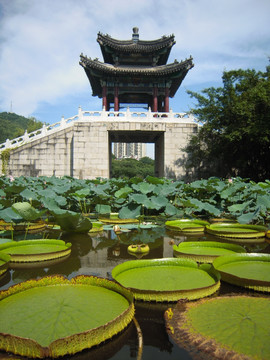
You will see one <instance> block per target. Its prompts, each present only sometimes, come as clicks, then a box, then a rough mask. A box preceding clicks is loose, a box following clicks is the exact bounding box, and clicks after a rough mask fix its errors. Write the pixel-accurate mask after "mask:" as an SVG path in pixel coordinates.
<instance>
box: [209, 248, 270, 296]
mask: <svg viewBox="0 0 270 360" xmlns="http://www.w3.org/2000/svg"><path fill="white" fill-rule="evenodd" d="M213 266H214V268H215V269H216V270H217V271H218V272H219V273H220V274H221V279H222V280H224V281H226V282H228V283H231V284H234V285H238V286H243V287H247V288H251V289H255V290H257V291H267V292H270V254H259V253H254V254H252V253H251V254H232V255H226V256H220V257H218V258H216V259H215V260H214V261H213Z"/></svg>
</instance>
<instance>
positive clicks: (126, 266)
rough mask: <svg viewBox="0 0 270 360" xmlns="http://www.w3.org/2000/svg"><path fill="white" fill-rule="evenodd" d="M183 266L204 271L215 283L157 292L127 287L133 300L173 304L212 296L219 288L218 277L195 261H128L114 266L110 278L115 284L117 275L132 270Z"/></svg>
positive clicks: (211, 268) (209, 267) (206, 266)
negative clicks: (181, 300)
mask: <svg viewBox="0 0 270 360" xmlns="http://www.w3.org/2000/svg"><path fill="white" fill-rule="evenodd" d="M164 265H165V266H184V267H190V268H196V269H201V270H203V271H206V272H207V273H208V274H209V275H210V276H211V277H212V278H213V280H214V281H215V283H214V284H213V285H210V286H204V287H200V288H196V289H187V290H173V291H159V290H141V289H135V288H131V287H128V289H129V290H131V291H132V293H133V295H134V298H135V299H136V300H140V301H155V302H175V301H178V300H179V299H185V300H196V299H200V298H202V297H205V296H210V295H212V294H214V293H215V292H216V291H217V290H218V289H219V288H220V275H219V273H218V272H216V271H215V270H214V268H213V267H211V266H210V265H209V264H202V265H201V266H200V267H198V264H197V263H196V261H194V260H191V259H183V258H182V259H181V258H161V259H146V260H129V261H125V262H123V263H121V264H118V265H117V266H115V267H114V268H113V270H112V277H113V279H114V280H115V281H116V282H117V275H118V274H120V273H122V272H124V271H128V270H130V269H134V268H136V267H137V268H141V267H152V266H164Z"/></svg>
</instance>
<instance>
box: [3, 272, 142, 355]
mask: <svg viewBox="0 0 270 360" xmlns="http://www.w3.org/2000/svg"><path fill="white" fill-rule="evenodd" d="M69 284H72V285H78V286H79V285H91V286H97V287H103V288H106V289H108V290H111V291H113V292H117V293H119V294H120V295H121V296H123V297H124V298H125V299H126V300H127V301H128V303H129V306H128V308H127V309H126V310H125V311H124V312H122V313H121V314H120V315H119V316H117V317H116V318H115V319H113V320H111V321H109V322H108V323H106V324H104V325H102V326H99V327H96V328H92V329H89V330H87V331H84V332H80V333H78V334H74V335H71V336H67V337H64V338H60V339H57V340H55V341H53V342H51V344H50V345H49V346H48V347H43V346H41V345H40V344H39V343H38V342H36V341H35V340H32V339H29V338H22V337H18V336H14V335H9V334H2V333H0V346H1V349H2V350H5V351H9V352H12V353H14V354H18V355H21V356H27V357H31V358H45V357H46V358H47V357H52V358H57V357H59V356H64V355H67V354H75V353H77V352H80V351H82V350H84V349H89V348H91V347H93V346H95V345H99V344H100V343H102V342H104V341H106V340H108V339H110V338H112V337H113V336H114V335H116V334H118V333H120V332H121V331H123V330H124V329H125V328H126V327H127V326H128V325H129V323H130V322H131V321H132V320H133V318H134V314H135V307H134V301H133V295H132V293H131V292H130V291H129V290H128V289H126V288H124V287H123V286H121V285H120V284H118V283H116V282H114V281H111V280H108V279H104V278H99V277H95V276H87V275H78V276H76V277H74V278H72V279H70V280H68V279H67V278H66V277H64V276H61V275H54V276H45V277H42V278H40V279H38V280H28V281H24V282H22V283H19V284H16V285H13V286H11V287H10V288H8V289H7V290H3V291H0V301H1V300H2V299H5V298H7V297H9V296H12V295H14V294H16V293H19V292H23V291H26V290H28V289H32V288H35V287H37V288H38V287H44V286H50V285H60V286H61V285H69ZM44 311H46V309H44ZM37 330H38V329H37Z"/></svg>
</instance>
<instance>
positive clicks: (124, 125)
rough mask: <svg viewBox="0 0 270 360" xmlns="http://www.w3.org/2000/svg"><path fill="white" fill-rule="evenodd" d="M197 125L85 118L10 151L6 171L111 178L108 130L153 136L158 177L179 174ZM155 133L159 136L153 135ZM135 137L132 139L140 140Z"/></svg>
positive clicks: (19, 173) (140, 136) (123, 133)
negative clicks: (180, 165) (190, 138)
mask: <svg viewBox="0 0 270 360" xmlns="http://www.w3.org/2000/svg"><path fill="white" fill-rule="evenodd" d="M197 128H198V125H197V124H196V123H195V122H192V121H190V120H188V121H186V122H185V121H184V120H183V119H181V121H178V120H177V119H172V120H169V119H168V118H158V119H153V120H152V121H149V119H145V118H144V119H140V118H138V119H136V118H132V119H131V120H130V121H127V120H126V119H125V118H121V117H119V118H118V119H116V118H115V117H114V118H113V117H108V118H107V119H103V120H102V119H100V120H98V119H95V121H93V119H91V117H89V118H88V117H87V116H85V117H83V119H82V120H77V121H75V122H73V123H72V124H71V125H69V126H68V127H66V128H63V129H59V130H58V131H55V132H54V133H51V134H48V135H45V136H42V137H40V138H39V139H36V140H32V141H30V142H28V143H26V144H24V145H21V146H18V147H17V148H15V149H10V159H9V167H8V174H10V175H12V176H16V177H17V176H20V175H24V176H42V175H46V176H52V175H55V176H58V177H61V176H64V175H68V176H73V177H76V178H81V179H87V178H88V179H93V178H96V177H103V178H108V177H109V176H110V157H111V144H110V141H111V140H110V134H114V133H115V134H116V133H118V134H122V135H123V136H124V135H125V132H127V133H129V138H130V136H133V135H134V139H135V140H136V141H138V140H139V139H140V138H143V136H146V135H147V136H148V137H149V136H150V137H149V139H150V142H153V141H151V139H155V140H154V142H155V154H156V155H155V158H156V169H157V170H156V175H157V176H166V177H169V178H181V176H183V175H184V172H183V169H182V168H181V167H179V165H178V163H179V159H181V158H183V156H184V153H183V152H182V151H181V148H183V147H185V145H186V144H187V142H188V139H189V137H190V135H192V134H193V133H194V132H196V131H197ZM155 134H158V136H156V137H155ZM147 139H148V138H147V137H146V138H144V141H147ZM136 141H134V142H136ZM0 165H1V164H0Z"/></svg>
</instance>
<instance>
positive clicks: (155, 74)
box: [80, 27, 194, 112]
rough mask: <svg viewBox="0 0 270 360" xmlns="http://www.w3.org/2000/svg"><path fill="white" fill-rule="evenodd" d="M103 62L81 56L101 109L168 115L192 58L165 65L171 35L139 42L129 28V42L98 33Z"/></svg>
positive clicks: (82, 64) (135, 29)
mask: <svg viewBox="0 0 270 360" xmlns="http://www.w3.org/2000/svg"><path fill="white" fill-rule="evenodd" d="M97 42H98V43H99V45H100V48H101V52H102V55H103V59H104V62H101V61H99V60H98V59H94V60H92V59H91V58H88V57H87V56H84V55H83V54H81V56H80V65H81V66H82V67H83V68H84V70H85V72H86V75H87V77H88V79H89V82H90V84H91V87H92V91H93V96H98V97H99V98H102V107H103V108H105V110H107V111H108V110H110V108H111V106H112V104H113V106H114V111H119V109H120V106H121V107H125V106H134V104H136V105H140V106H141V107H145V106H146V107H147V108H151V110H152V112H169V98H172V97H174V95H175V93H176V92H177V90H178V88H179V86H180V85H181V83H182V81H183V80H184V78H185V76H186V74H187V73H188V71H189V70H190V69H191V68H192V67H193V66H194V65H193V62H192V58H191V57H190V58H189V59H186V60H184V61H181V62H178V61H177V60H175V61H174V62H173V63H169V64H167V60H168V57H169V55H170V51H171V48H172V46H173V45H174V44H175V40H174V35H170V36H163V37H161V38H160V39H157V40H151V41H146V40H140V39H139V29H138V28H136V27H135V28H133V34H132V39H131V40H116V39H113V38H112V37H110V36H109V35H104V34H101V33H98V37H97Z"/></svg>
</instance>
